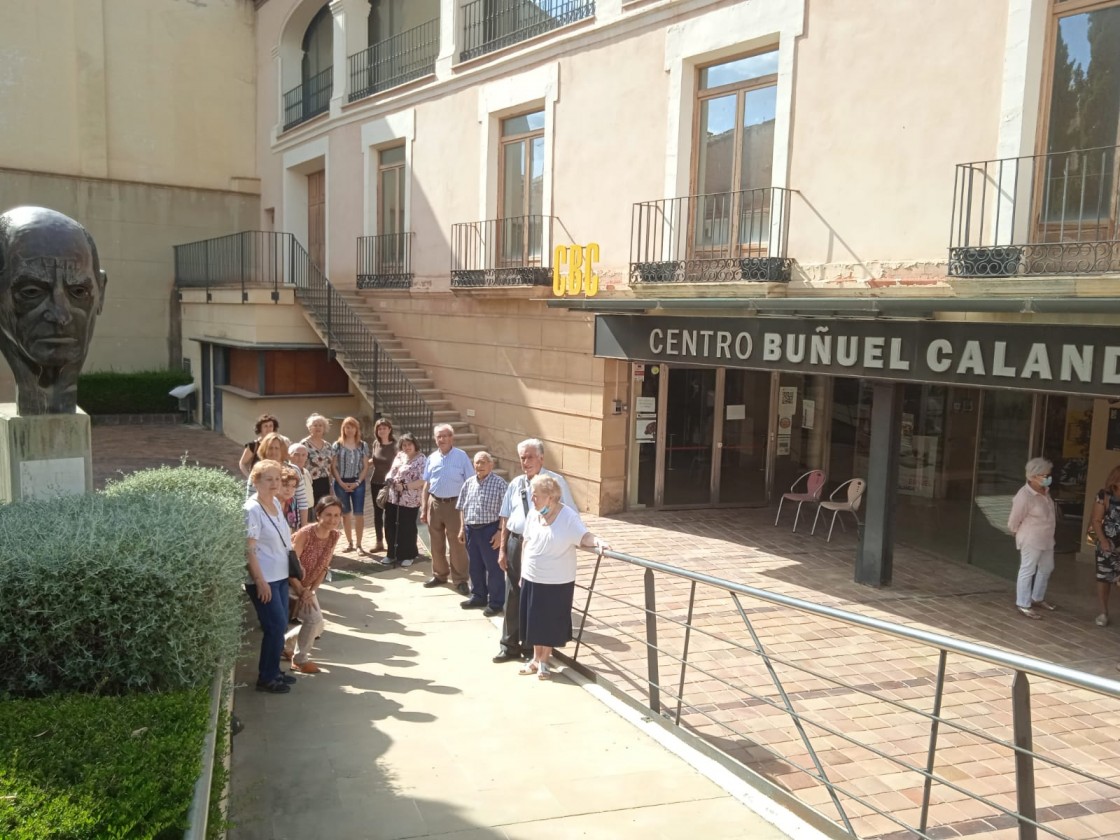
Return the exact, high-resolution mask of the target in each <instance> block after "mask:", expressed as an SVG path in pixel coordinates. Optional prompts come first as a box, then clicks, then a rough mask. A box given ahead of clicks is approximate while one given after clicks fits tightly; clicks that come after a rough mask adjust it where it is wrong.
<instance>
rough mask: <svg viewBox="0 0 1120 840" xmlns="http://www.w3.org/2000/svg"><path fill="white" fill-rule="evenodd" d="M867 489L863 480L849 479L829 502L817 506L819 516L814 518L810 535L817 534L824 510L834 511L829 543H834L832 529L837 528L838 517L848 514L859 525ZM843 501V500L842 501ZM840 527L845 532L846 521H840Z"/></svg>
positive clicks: (836, 490) (833, 492) (834, 491)
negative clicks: (818, 523) (860, 509)
mask: <svg viewBox="0 0 1120 840" xmlns="http://www.w3.org/2000/svg"><path fill="white" fill-rule="evenodd" d="M866 489H867V482H866V481H864V480H863V479H862V478H849V479H848V480H847V481H845V482H844V483H843V484H841V485H840V486H839V487H837V488H836V489H835V490H833V491H832V493H831V494H830V495H829V497H828V501H827V502H821V503H820V504H819V505H818V506H817V515H816V516H815V517H814V518H813V530H812V531H810V532H809V533H810V534H811V535H812V534H816V533H817V520H818V519H820V518H821V511H822V510H830V511H832V522H831V523H830V524H829V526H828V542H832V529H833V528H835V527H836V517H837V516H839V515H840V514H841V513H844V512H847V513H850V514H851V515H852V518H853V519H854V520H855V521H856V525H859V515H858V511H859V506H860V503H861V502H862V501H863V491H864V490H866ZM841 499H842V500H841ZM840 527H841V528H843V529H844V530H845V531H847V530H848V529H847V528H845V527H844V520H843V519H841V520H840Z"/></svg>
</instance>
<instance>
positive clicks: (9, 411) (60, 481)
mask: <svg viewBox="0 0 1120 840" xmlns="http://www.w3.org/2000/svg"><path fill="white" fill-rule="evenodd" d="M91 452H92V444H91V439H90V431H89V415H87V414H86V413H85V412H83V411H81V409H79V410H78V413H77V414H36V415H32V416H30V417H21V416H20V415H19V414H17V413H16V405H15V403H0V503H7V502H18V501H22V500H27V499H53V498H55V497H56V496H73V495H80V494H82V493H90V492H92V491H93V461H92V459H91Z"/></svg>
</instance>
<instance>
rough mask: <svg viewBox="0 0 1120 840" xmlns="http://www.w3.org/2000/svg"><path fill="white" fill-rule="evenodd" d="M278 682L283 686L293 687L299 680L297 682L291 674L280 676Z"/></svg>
mask: <svg viewBox="0 0 1120 840" xmlns="http://www.w3.org/2000/svg"><path fill="white" fill-rule="evenodd" d="M280 681H281V682H283V683H284V685H295V684H296V683H297V682H299V680H297V679H296V678H295V677H293V676H292V675H291V674H281V675H280Z"/></svg>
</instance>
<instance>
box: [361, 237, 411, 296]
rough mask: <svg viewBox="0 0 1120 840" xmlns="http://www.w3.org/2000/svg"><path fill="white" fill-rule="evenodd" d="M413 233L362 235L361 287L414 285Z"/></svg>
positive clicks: (408, 287)
mask: <svg viewBox="0 0 1120 840" xmlns="http://www.w3.org/2000/svg"><path fill="white" fill-rule="evenodd" d="M412 237H413V235H412V234H411V233H386V234H382V235H380V236H359V237H358V288H359V289H411V288H412Z"/></svg>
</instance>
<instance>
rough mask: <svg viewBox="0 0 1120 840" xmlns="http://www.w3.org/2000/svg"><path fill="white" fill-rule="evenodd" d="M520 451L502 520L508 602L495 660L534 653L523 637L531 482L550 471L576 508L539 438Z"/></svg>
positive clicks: (519, 447) (520, 446)
mask: <svg viewBox="0 0 1120 840" xmlns="http://www.w3.org/2000/svg"><path fill="white" fill-rule="evenodd" d="M517 455H518V457H519V458H520V459H521V469H522V470H524V475H519V476H518V477H517V478H515V479H513V481H511V482H510V483H509V487H508V488H507V489H506V495H505V498H504V499H503V500H502V509H501V521H502V541H501V547H500V548H499V549H498V565H499V566H501V567H502V569H503V571H505V573H506V606H505V617H504V618H503V619H502V641H501V647H500V648H499V649H498V655H497V656H495V657H494V659H493V661H494V662H510V661H513V660H515V659H529V658H530V657H532V655H533V649H532V647H531V646H529V645H527V644H525V640H524V639H522V638H521V619H520V615H519V612H520V610H521V539H522V536H523V535H524V533H525V519H526V517H527V515H528V513H529V510H530V508H531V507H532V503H531V502H530V501H529V496H530V495H531V494H532V493H531V491H530V489H529V482H530V481H532V480H533V478H535V477H536V476H538V475H549V476H552V477H553V478H554V479H556V483H557V484H559V485H560V500H561V501H562V502H563V503H564V504H566V505H568V506H570V507H571V509H572V510H578V508H576V503H575V500H574V499H572V491H571V490H569V489H568V482H566V481H564V477H563V476H561V475H559V474H557V473H554V472H553V471H552V470H546V469H545V468H544V444H543V443H541V442H540V441H539V440H537V439H536V438H529V439H528V440H523V441H521V443H519V444H517Z"/></svg>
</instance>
